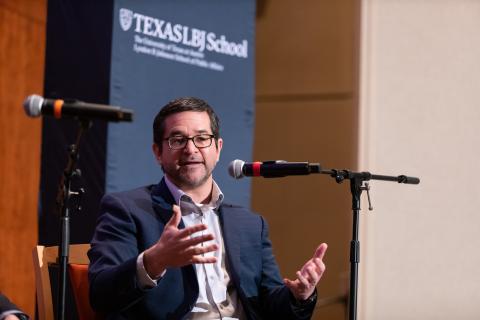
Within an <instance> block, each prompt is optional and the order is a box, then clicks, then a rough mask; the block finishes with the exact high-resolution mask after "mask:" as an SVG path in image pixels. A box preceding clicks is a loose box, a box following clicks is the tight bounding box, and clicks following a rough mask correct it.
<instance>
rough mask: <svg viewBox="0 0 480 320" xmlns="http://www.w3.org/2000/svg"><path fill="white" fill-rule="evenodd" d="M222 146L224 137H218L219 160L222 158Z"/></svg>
mask: <svg viewBox="0 0 480 320" xmlns="http://www.w3.org/2000/svg"><path fill="white" fill-rule="evenodd" d="M222 147H223V139H222V138H218V140H217V162H218V161H219V160H220V153H221V151H222Z"/></svg>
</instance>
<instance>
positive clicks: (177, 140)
mask: <svg viewBox="0 0 480 320" xmlns="http://www.w3.org/2000/svg"><path fill="white" fill-rule="evenodd" d="M213 138H215V135H213V134H199V135H196V136H193V137H185V136H171V137H168V138H165V139H164V140H166V141H168V146H169V147H170V149H172V150H178V149H183V148H185V146H186V145H187V143H188V140H192V142H193V144H194V145H195V147H197V148H199V149H201V148H208V147H210V146H211V145H212V141H213Z"/></svg>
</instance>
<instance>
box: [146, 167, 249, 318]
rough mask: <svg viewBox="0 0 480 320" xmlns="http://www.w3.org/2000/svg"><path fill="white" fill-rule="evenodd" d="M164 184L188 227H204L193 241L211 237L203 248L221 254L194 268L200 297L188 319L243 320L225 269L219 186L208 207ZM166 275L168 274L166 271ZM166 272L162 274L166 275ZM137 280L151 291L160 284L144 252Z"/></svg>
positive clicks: (211, 255) (214, 253)
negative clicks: (145, 261)
mask: <svg viewBox="0 0 480 320" xmlns="http://www.w3.org/2000/svg"><path fill="white" fill-rule="evenodd" d="M164 178H165V182H166V185H167V187H168V189H169V190H170V192H171V194H172V195H173V198H174V199H175V203H176V204H178V206H179V207H180V209H181V212H182V220H183V223H184V224H185V227H190V226H193V225H196V224H205V225H207V229H206V230H204V231H200V232H197V233H195V234H193V235H191V236H192V237H197V236H200V235H202V234H205V233H211V234H212V235H213V236H214V239H213V240H211V241H207V242H204V243H202V244H201V245H202V246H207V245H209V244H212V243H215V244H216V245H217V247H218V250H216V251H213V252H208V253H205V254H204V256H208V257H216V258H217V259H216V260H217V261H216V262H215V263H206V264H194V268H195V272H196V274H197V279H198V287H199V295H198V299H197V301H196V303H195V306H194V307H193V309H192V311H191V312H190V314H188V315H187V319H192V320H200V319H201V320H204V319H225V320H229V319H232V320H233V319H244V313H243V310H242V306H241V303H240V301H239V299H238V296H237V292H236V290H235V287H234V286H233V283H232V282H231V281H230V276H229V274H228V271H227V268H226V266H225V262H226V260H225V245H224V242H223V235H222V230H221V228H220V220H219V216H218V207H219V206H220V204H221V203H222V201H223V194H222V192H221V191H220V188H219V187H218V185H217V184H216V183H215V182H213V188H212V197H211V201H210V203H208V204H198V203H195V202H194V201H193V200H192V198H191V197H190V196H188V195H187V194H186V193H185V192H183V191H182V190H180V189H178V188H177V187H176V186H175V185H174V184H173V183H172V182H171V181H169V180H168V178H167V177H166V176H165V177H164ZM165 272H166V271H165ZM165 272H164V273H163V274H162V277H163V275H164V274H165ZM137 278H138V280H139V283H140V285H141V286H142V287H143V288H152V287H155V286H156V285H157V280H154V279H151V278H150V276H149V275H148V274H147V272H146V270H145V267H144V265H143V252H142V253H141V254H140V255H139V257H138V259H137Z"/></svg>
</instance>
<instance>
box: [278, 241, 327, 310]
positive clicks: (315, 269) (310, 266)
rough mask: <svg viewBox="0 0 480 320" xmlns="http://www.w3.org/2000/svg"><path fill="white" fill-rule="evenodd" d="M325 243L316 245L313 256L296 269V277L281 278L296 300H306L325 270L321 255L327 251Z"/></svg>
mask: <svg viewBox="0 0 480 320" xmlns="http://www.w3.org/2000/svg"><path fill="white" fill-rule="evenodd" d="M327 248H328V246H327V244H326V243H322V244H321V245H319V246H318V248H317V250H315V253H314V254H313V257H312V258H311V259H310V260H308V261H307V263H305V265H304V266H303V267H302V269H301V270H299V271H297V273H296V275H297V279H295V280H290V279H287V278H285V279H283V282H284V283H285V285H286V286H287V287H288V288H289V289H290V291H291V292H292V294H293V295H294V296H295V298H296V299H297V300H298V301H303V300H307V299H308V298H309V297H310V296H311V295H312V294H313V292H314V291H315V286H316V285H317V283H318V281H320V279H321V278H322V275H323V273H324V272H325V268H326V267H325V264H324V263H323V257H324V256H325V252H326V251H327Z"/></svg>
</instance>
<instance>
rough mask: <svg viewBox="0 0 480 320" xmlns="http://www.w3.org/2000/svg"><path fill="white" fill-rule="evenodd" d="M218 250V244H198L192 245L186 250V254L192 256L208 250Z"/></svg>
mask: <svg viewBox="0 0 480 320" xmlns="http://www.w3.org/2000/svg"><path fill="white" fill-rule="evenodd" d="M216 250H218V246H217V245H216V244H211V245H208V246H205V247H201V246H196V247H190V248H188V249H186V250H185V254H186V255H190V256H198V255H201V254H204V253H207V252H212V251H216Z"/></svg>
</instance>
